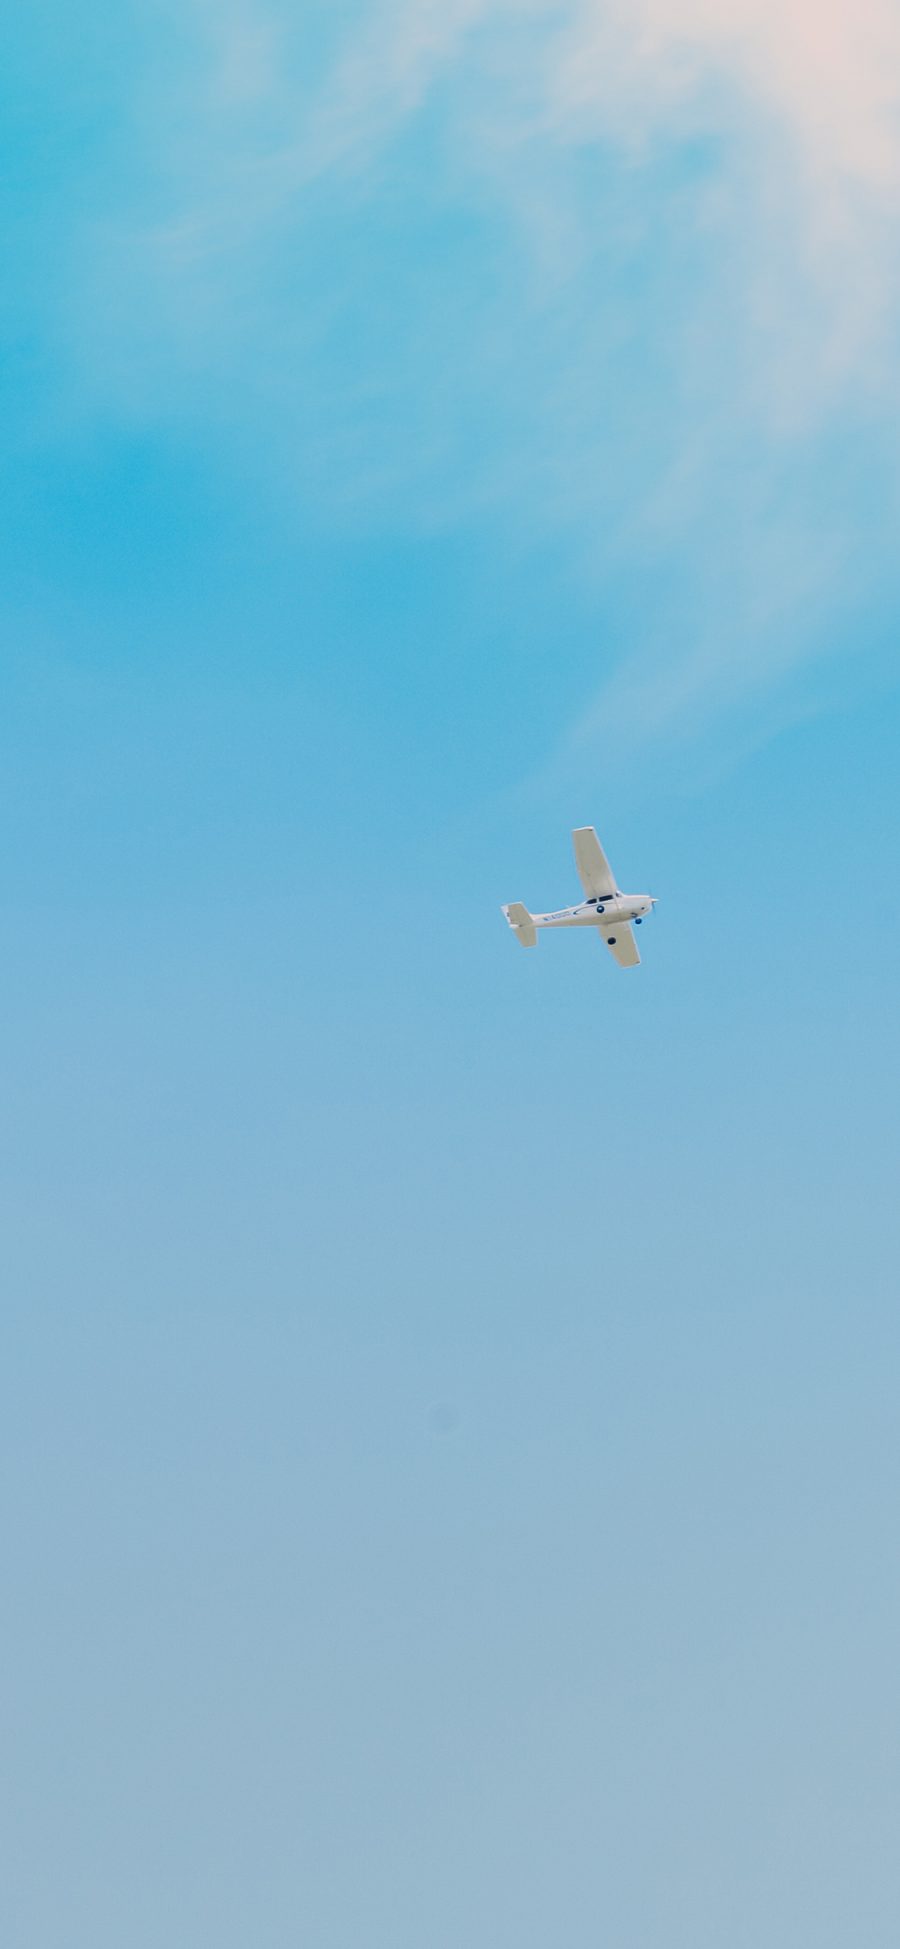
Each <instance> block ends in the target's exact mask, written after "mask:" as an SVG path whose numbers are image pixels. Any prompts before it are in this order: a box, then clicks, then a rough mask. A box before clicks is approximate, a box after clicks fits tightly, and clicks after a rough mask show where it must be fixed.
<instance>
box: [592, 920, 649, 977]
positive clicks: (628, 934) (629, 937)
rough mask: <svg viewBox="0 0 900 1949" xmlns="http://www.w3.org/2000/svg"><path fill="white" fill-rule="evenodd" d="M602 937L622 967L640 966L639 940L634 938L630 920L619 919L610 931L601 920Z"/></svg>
mask: <svg viewBox="0 0 900 1949" xmlns="http://www.w3.org/2000/svg"><path fill="white" fill-rule="evenodd" d="M600 939H601V941H603V942H605V944H606V946H607V947H608V948H609V951H610V953H611V954H612V955H613V956H614V958H615V959H616V960H617V961H618V963H619V967H620V968H639V967H640V964H641V957H640V955H639V953H638V946H637V941H636V940H635V938H634V930H633V928H632V927H631V924H630V922H629V921H627V920H624V921H623V920H620V921H617V922H616V925H615V927H611V928H610V929H609V932H607V930H606V928H605V927H604V926H603V923H602V921H601V924H600Z"/></svg>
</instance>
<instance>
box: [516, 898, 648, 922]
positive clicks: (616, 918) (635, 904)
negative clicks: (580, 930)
mask: <svg viewBox="0 0 900 1949" xmlns="http://www.w3.org/2000/svg"><path fill="white" fill-rule="evenodd" d="M652 906H653V900H652V898H651V896H650V894H649V893H614V894H610V896H609V898H608V899H603V900H582V901H580V902H579V904H578V906H577V907H558V908H557V910H556V912H555V913H552V914H532V916H531V919H532V924H533V926H535V927H602V926H604V925H605V926H607V927H612V926H614V925H615V924H616V923H618V924H619V925H620V926H621V925H622V923H623V922H624V921H629V920H637V921H641V920H643V919H644V917H645V915H646V914H649V912H650V910H651V908H652Z"/></svg>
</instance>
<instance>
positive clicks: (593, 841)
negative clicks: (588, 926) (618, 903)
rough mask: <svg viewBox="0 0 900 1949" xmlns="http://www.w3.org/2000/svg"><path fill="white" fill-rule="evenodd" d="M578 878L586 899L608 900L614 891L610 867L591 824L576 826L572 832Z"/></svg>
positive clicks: (614, 885) (614, 884) (614, 886)
mask: <svg viewBox="0 0 900 1949" xmlns="http://www.w3.org/2000/svg"><path fill="white" fill-rule="evenodd" d="M572 844H573V846H574V848H575V865H576V866H577V868H578V878H579V880H580V881H581V884H582V886H583V887H584V891H585V894H586V896H587V898H588V900H608V899H609V898H610V896H611V895H612V894H614V893H615V890H616V883H615V880H614V879H613V875H612V868H611V867H610V864H609V860H608V859H607V857H606V854H605V852H604V851H603V847H602V846H601V844H600V841H599V839H598V838H597V834H596V833H595V831H594V828H593V826H577V827H576V829H575V831H574V832H573V834H572Z"/></svg>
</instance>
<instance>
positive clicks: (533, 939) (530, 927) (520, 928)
mask: <svg viewBox="0 0 900 1949" xmlns="http://www.w3.org/2000/svg"><path fill="white" fill-rule="evenodd" d="M503 912H504V913H505V915H506V918H507V920H508V921H509V924H510V927H511V928H512V931H513V933H514V934H515V937H516V940H517V941H520V942H521V944H522V946H523V947H537V929H536V927H535V924H534V921H533V920H532V918H531V915H530V913H529V912H528V908H527V907H523V905H522V902H521V900H513V901H511V903H510V905H509V906H508V907H504V909H503Z"/></svg>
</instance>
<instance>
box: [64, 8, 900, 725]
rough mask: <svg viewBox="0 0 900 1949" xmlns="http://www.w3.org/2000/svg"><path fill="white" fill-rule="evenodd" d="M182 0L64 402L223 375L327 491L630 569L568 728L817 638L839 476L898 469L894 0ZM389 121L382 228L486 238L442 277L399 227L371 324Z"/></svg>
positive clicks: (738, 684) (661, 705) (153, 403)
mask: <svg viewBox="0 0 900 1949" xmlns="http://www.w3.org/2000/svg"><path fill="white" fill-rule="evenodd" d="M195 18H196V20H197V23H198V27H199V30H200V35H201V42H200V46H201V50H202V52H201V53H199V54H198V57H197V60H196V64H195V67H194V68H193V69H192V71H191V73H190V74H189V75H186V76H184V77H183V78H182V82H181V90H180V93H179V95H178V96H177V100H178V102H179V110H178V113H177V114H176V115H175V116H174V117H173V115H172V113H171V109H170V112H169V114H168V116H167V118H166V128H167V135H166V139H165V141H164V142H160V144H159V146H158V149H157V152H156V173H155V181H153V182H151V183H149V184H148V188H147V193H146V204H145V208H144V210H143V211H142V212H141V213H140V214H139V215H138V214H136V213H135V212H134V211H133V210H127V209H126V210H124V211H122V212H120V213H119V216H118V217H117V219H116V220H115V222H114V223H111V222H110V221H109V220H108V221H107V222H106V223H105V224H104V225H103V226H102V227H101V229H100V230H99V231H98V232H97V233H96V235H97V237H98V238H99V243H100V249H102V252H103V255H104V261H108V258H109V254H110V246H111V243H112V244H113V246H114V255H115V259H116V269H117V280H116V292H117V296H116V297H115V299H114V300H112V301H111V299H110V281H109V280H107V281H106V283H105V285H104V293H105V312H106V317H107V321H108V322H107V328H106V331H105V333H103V332H101V333H99V334H98V333H97V332H96V331H92V333H91V341H90V342H91V347H92V357H93V366H94V370H93V385H94V389H95V392H98V393H99V394H100V395H102V396H107V397H114V396H117V397H118V400H119V404H120V407H121V408H122V409H123V410H130V411H136V412H138V413H144V412H152V411H153V410H154V409H155V407H158V405H159V401H160V397H161V396H162V397H163V398H164V399H165V398H168V399H169V400H170V401H171V400H172V399H173V398H175V399H178V400H181V401H183V399H184V393H185V390H190V389H191V388H193V387H195V386H196V384H197V383H198V381H199V383H200V391H201V395H202V396H203V397H204V398H206V399H207V401H208V402H209V392H208V388H209V385H210V375H211V374H212V375H213V376H214V375H216V374H218V377H219V393H218V404H217V406H216V407H215V408H213V407H212V406H210V410H216V411H218V412H219V413H221V412H222V411H223V410H225V409H224V406H223V402H224V400H225V399H226V397H227V398H228V399H229V400H233V399H234V398H235V397H236V396H237V394H238V393H239V391H240V388H243V389H244V396H245V397H246V395H247V393H249V395H250V397H251V398H253V399H255V400H256V402H257V411H260V410H263V409H262V408H261V407H260V401H261V400H262V399H263V398H264V397H265V388H266V384H267V382H270V383H271V386H272V393H273V396H274V395H276V394H277V399H278V417H279V419H280V421H281V423H282V425H283V426H284V427H286V428H288V429H289V437H290V439H291V440H292V441H293V444H294V447H295V448H297V447H298V446H300V447H302V449H303V452H304V454H305V463H304V464H305V465H306V466H307V468H309V467H312V468H313V469H314V470H315V471H316V472H317V479H318V481H319V485H320V487H321V489H322V492H323V494H324V495H325V497H326V498H327V497H328V496H329V495H332V494H334V495H335V496H336V498H338V499H341V498H342V499H343V502H344V505H345V506H346V499H347V492H348V490H347V485H346V484H347V480H348V477H352V480H353V482H354V484H355V486H354V491H355V492H356V493H357V495H358V496H361V497H362V498H363V499H364V498H365V495H366V493H367V491H369V492H371V493H374V494H377V495H378V497H379V499H380V500H381V502H382V503H383V502H384V500H385V498H387V499H389V500H390V499H391V498H392V497H393V501H394V503H395V505H396V506H397V507H398V508H399V503H400V500H401V499H402V492H401V490H402V486H403V484H404V483H406V485H407V486H408V485H410V484H412V485H413V486H414V488H415V496H416V500H417V502H418V504H419V505H420V506H421V505H422V504H423V503H424V504H425V505H428V504H430V505H431V506H432V508H434V509H440V508H441V507H443V509H444V510H445V512H446V511H447V510H448V509H450V508H456V509H458V508H459V507H460V506H465V505H466V503H467V502H468V504H469V505H472V504H477V503H478V502H479V501H481V502H484V501H485V500H490V501H491V502H492V504H493V505H494V507H495V508H497V507H499V506H502V505H503V504H506V505H507V507H508V510H509V514H510V518H511V519H513V520H524V521H526V522H528V521H532V522H534V523H538V522H549V523H550V524H552V525H556V526H558V527H560V528H565V527H568V528H569V530H570V531H571V533H572V535H573V537H576V538H577V543H578V546H579V549H580V551H581V553H582V556H583V559H585V561H586V560H587V559H588V558H593V560H594V561H595V563H596V564H597V569H596V572H597V573H598V575H599V576H600V577H601V578H602V576H603V575H604V574H606V573H608V572H609V570H610V566H611V565H614V566H615V568H616V570H617V572H618V571H621V570H622V569H623V565H624V567H625V570H626V571H627V566H628V564H631V572H632V574H633V576H634V577H635V579H636V582H637V580H638V579H639V578H640V577H641V575H644V576H645V579H646V570H647V567H648V564H652V565H653V566H654V574H655V576H656V580H657V581H658V582H659V583H660V586H661V587H662V588H663V590H664V601H663V599H662V598H660V600H659V603H658V605H657V607H656V608H655V609H654V606H653V604H652V603H650V602H643V603H642V602H641V601H640V600H639V599H638V597H637V595H636V597H635V603H634V610H635V622H634V631H633V637H632V641H631V642H630V643H629V644H628V645H625V646H623V647H624V664H623V667H621V668H617V669H616V670H615V672H614V673H613V675H612V676H611V678H610V679H609V680H608V681H607V682H606V683H605V686H604V690H603V695H602V697H601V700H600V702H599V704H598V705H596V706H595V707H594V708H593V709H592V710H591V712H590V713H588V717H587V720H586V721H587V723H588V725H589V726H592V725H595V724H596V723H598V722H601V721H604V722H607V723H608V722H611V721H614V722H616V723H618V724H620V725H625V724H628V725H630V726H631V728H632V729H633V730H634V731H635V734H636V735H641V734H649V733H652V732H654V731H656V730H657V729H659V728H660V726H662V725H664V724H665V723H667V722H670V721H671V720H672V719H677V718H678V717H679V715H681V716H685V715H690V714H691V713H695V712H697V711H698V710H700V709H702V708H703V707H704V703H705V704H707V705H709V704H718V703H720V702H722V701H723V700H725V699H727V697H728V695H729V694H730V693H731V694H733V693H744V692H746V691H747V690H748V689H751V688H753V687H754V686H755V685H758V684H759V683H760V681H772V680H773V679H774V678H776V677H777V675H778V674H779V673H780V672H783V671H784V670H785V669H786V668H789V667H790V666H791V664H792V662H794V661H796V660H797V659H799V658H802V657H803V656H805V655H807V654H809V653H810V650H811V649H812V648H814V647H815V646H816V644H817V642H820V641H822V640H824V634H825V632H826V629H827V626H828V621H829V618H830V617H831V616H832V614H833V611H834V609H835V607H836V606H838V607H839V606H840V604H841V603H842V602H843V603H846V604H849V605H852V603H853V601H854V600H856V599H857V597H858V594H859V585H860V579H861V576H862V575H864V574H865V573H866V572H867V568H870V569H871V571H872V572H873V573H875V572H876V570H875V566H874V554H873V546H874V545H873V519H872V515H873V509H872V501H871V497H870V496H868V495H867V494H866V492H865V488H864V486H863V487H862V489H861V491H860V484H861V483H862V482H863V481H864V478H865V475H866V470H867V468H868V469H869V471H870V472H871V471H872V469H873V468H874V469H875V470H876V471H877V473H878V477H879V479H880V481H881V483H882V488H883V494H882V503H881V505H882V508H884V507H885V506H889V505H891V504H892V501H893V497H894V496H895V495H896V492H897V489H898V487H900V414H898V400H897V388H896V383H895V378H894V371H893V354H894V346H895V341H896V338H897V333H898V326H900V248H898V245H897V242H896V237H897V220H898V217H900V13H898V11H897V9H896V6H895V5H894V4H893V3H892V0H854V3H853V4H851V0H821V4H819V5H815V6H814V5H812V4H810V0H552V4H551V0H440V3H439V0H381V3H377V0H370V3H369V4H362V3H361V4H360V5H359V6H358V7H357V10H356V13H355V15H354V16H353V18H352V20H351V21H347V18H346V16H343V19H344V22H345V25H344V26H343V27H342V28H340V29H339V28H338V26H336V25H335V21H334V16H333V15H332V16H331V22H330V25H328V26H327V27H326V26H325V25H324V15H323V25H322V31H321V32H320V33H318V34H312V33H311V32H307V33H305V34H304V33H298V31H297V27H296V23H295V22H292V19H291V14H290V10H289V9H287V8H286V7H283V6H279V5H277V4H276V5H273V6H272V7H271V8H270V10H269V12H268V14H266V12H265V11H264V10H261V9H260V8H258V7H254V8H253V9H252V11H251V10H250V9H248V8H245V7H243V6H242V5H241V4H240V3H239V0H227V4H223V3H222V0H202V4H198V5H197V7H196V15H195ZM158 106H159V105H158V104H157V108H158ZM429 131H432V132H434V142H433V143H432V146H431V147H429V145H428V141H427V139H426V138H427V134H428V132H429ZM416 136H417V137H418V140H419V144H420V146H419V149H418V150H417V151H416V154H415V160H414V163H413V162H410V160H409V157H407V161H406V162H405V163H404V164H403V165H400V166H399V169H398V173H399V175H400V176H401V177H402V175H403V171H404V169H406V170H408V171H411V170H412V169H413V168H415V170H416V171H422V172H424V175H423V180H422V181H419V180H418V178H417V179H416V180H415V182H413V181H412V177H410V182H409V183H408V184H407V191H408V193H409V195H410V196H412V198H413V200H414V201H415V199H416V198H418V199H419V202H418V204H417V214H416V223H417V224H419V225H420V226H421V223H422V221H423V217H422V207H421V206H422V199H423V198H424V202H425V221H426V224H427V198H428V193H429V189H430V193H431V195H432V197H433V201H434V207H435V213H436V220H437V217H438V216H439V217H440V218H441V220H443V219H444V218H445V217H446V212H447V210H448V208H451V209H453V210H455V211H457V212H460V213H462V212H467V213H468V214H469V216H470V217H471V218H475V219H477V220H479V221H482V222H483V223H484V224H485V225H486V226H487V234H486V240H485V246H484V256H483V258H482V259H481V260H479V259H478V258H477V256H476V255H475V254H473V255H472V256H470V257H469V258H468V259H467V260H466V275H467V279H468V296H466V295H465V293H461V291H460V289H455V290H454V291H453V292H452V293H450V292H449V290H448V285H447V284H446V283H445V282H443V281H442V276H441V273H440V269H439V268H438V267H435V265H434V264H431V265H430V267H429V269H428V272H427V274H426V273H424V272H421V271H417V267H416V263H415V261H414V255H412V254H414V252H415V251H416V249H417V248H419V247H420V244H419V240H420V235H421V230H417V231H416V233H415V236H414V237H413V239H412V243H411V244H410V243H409V242H407V246H406V251H407V255H406V260H405V261H404V260H403V252H402V251H401V252H400V253H399V255H398V261H397V264H396V267H395V274H396V284H397V290H396V302H395V306H394V310H393V312H392V313H391V310H390V305H389V303H387V301H386V299H385V295H384V292H383V291H382V290H381V289H380V288H379V289H375V293H374V299H373V289H374V287H375V286H377V284H378V277H377V272H376V271H375V269H373V261H372V259H371V258H370V257H368V256H367V255H366V251H365V249H363V248H361V247H360V248H359V250H358V253H357V255H356V256H355V257H354V250H355V249H356V247H357V246H358V245H359V239H360V229H359V211H360V209H361V208H365V209H366V210H367V213H368V221H369V223H370V226H371V225H372V224H374V225H375V226H376V230H377V225H378V222H379V212H380V210H381V209H382V208H383V207H389V209H390V210H391V212H392V213H395V212H396V209H397V207H398V201H399V202H402V197H403V190H402V188H401V189H398V186H397V177H396V176H395V175H393V174H392V162H391V159H392V157H393V156H394V155H395V154H396V153H398V144H402V143H409V142H410V141H411V140H412V139H413V137H416ZM323 196H325V197H326V199H330V201H328V202H327V203H326V205H325V206H322V204H321V198H322V197H323ZM317 199H320V201H319V202H317ZM323 207H325V209H326V215H325V217H324V219H322V217H321V210H322V208H323ZM317 211H318V212H319V217H318V221H319V223H320V231H319V232H317V230H316V223H317V214H316V213H317ZM323 222H324V224H325V225H330V226H331V231H332V234H333V235H337V237H338V238H339V237H340V234H341V226H342V224H344V225H345V226H346V235H347V238H348V246H347V251H346V252H344V253H342V252H341V250H340V248H339V247H338V248H331V247H330V246H328V247H326V246H325V245H323V242H322V235H321V234H320V233H321V225H322V223H323ZM354 226H356V227H355V228H354ZM388 229H389V226H388ZM501 240H502V241H501ZM393 247H394V248H395V249H396V238H395V237H394V242H393ZM389 248H391V242H390V238H389V237H388V236H386V237H385V240H384V249H385V250H387V249H389ZM492 250H493V253H494V258H495V260H496V264H499V267H500V268H499V269H497V268H496V264H495V263H492V262H491V261H490V253H491V251H492ZM376 255H377V251H376ZM98 256H99V252H97V253H95V260H94V261H95V266H96V264H97V262H98ZM304 260H308V261H309V262H310V263H311V264H312V275H310V277H309V278H308V279H306V280H304V275H303V271H302V264H303V262H304ZM286 262H287V263H289V264H291V265H292V266H297V265H300V266H301V268H300V270H297V271H295V274H294V275H292V276H291V277H287V276H286V275H285V271H284V265H285V263H286ZM463 282H464V280H458V284H462V283H463ZM89 297H90V302H91V307H92V312H93V313H95V312H96V297H97V291H96V286H92V288H91V291H90V293H89ZM366 307H368V309H366ZM379 307H381V310H382V311H384V310H385V307H386V309H387V312H388V313H389V314H390V316H389V322H388V324H387V325H386V326H384V327H383V329H382V330H380V331H379V329H378V325H377V319H378V316H379ZM445 312H447V313H448V315H447V316H445V315H444V314H445ZM364 315H365V322H364ZM373 315H374V317H375V320H376V323H375V324H374V325H373V324H372V323H371V319H372V317H373ZM348 316H350V317H351V319H354V320H355V323H354V324H353V325H352V326H351V328H350V329H349V330H348V329H347V327H346V319H347V317H348ZM342 320H344V321H345V322H344V325H343V326H342V324H341V321H342ZM342 331H343V334H344V336H343V338H342ZM335 347H337V349H335ZM342 347H343V349H341V348H342ZM435 348H440V356H439V358H438V360H437V363H436V362H435V356H434V353H435ZM98 352H99V356H98ZM179 374H180V375H181V377H180V379H179ZM267 376H268V377H267ZM313 398H314V399H315V404H314V405H313V404H311V401H312V400H313ZM344 402H346V403H344ZM193 410H197V408H196V400H195V401H194V407H193ZM229 410H231V409H230V408H229ZM467 414H469V415H470V416H471V420H472V423H474V422H476V421H477V423H478V426H479V438H478V440H470V441H469V442H468V444H467V445H466V447H465V451H463V450H462V449H461V447H460V443H459V442H460V436H459V434H458V430H457V428H458V424H460V423H461V424H462V425H463V426H465V425H467V424H468V421H467ZM274 444H275V445H277V442H275V443H274ZM848 455H849V458H847V456H848ZM870 461H871V466H870ZM835 467H836V468H837V469H838V471H839V472H840V471H841V470H842V469H843V470H846V473H847V475H848V477H849V476H852V477H853V479H854V480H855V483H856V484H855V487H854V490H853V491H852V492H847V493H845V494H842V493H841V492H840V491H838V490H837V489H836V487H835V483H834V480H833V478H830V477H827V470H828V469H834V468H835ZM338 479H339V480H340V482H341V489H340V494H339V495H337V492H336V485H335V484H336V482H337V480H338ZM398 483H399V487H398ZM529 503H530V504H529ZM398 518H400V517H399V514H398ZM875 529H876V530H878V516H876V520H875ZM651 579H652V578H651ZM604 714H605V716H604Z"/></svg>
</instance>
